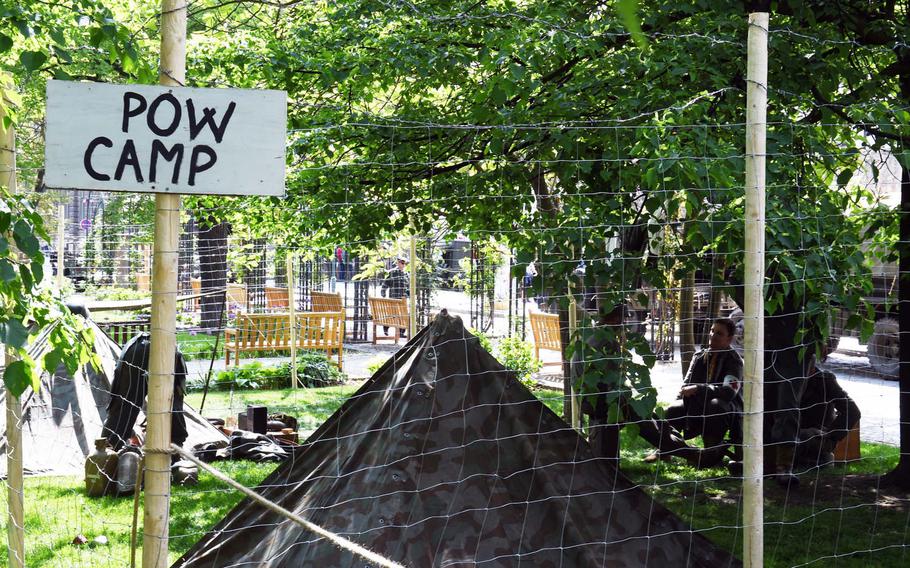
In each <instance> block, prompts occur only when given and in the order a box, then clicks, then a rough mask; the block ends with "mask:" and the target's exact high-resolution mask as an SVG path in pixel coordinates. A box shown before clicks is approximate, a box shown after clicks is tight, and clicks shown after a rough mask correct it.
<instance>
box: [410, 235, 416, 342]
mask: <svg viewBox="0 0 910 568" xmlns="http://www.w3.org/2000/svg"><path fill="white" fill-rule="evenodd" d="M410 249H411V250H410V257H411V259H410V260H411V274H410V276H411V280H410V297H409V298H408V304H409V305H408V312H409V314H410V321H409V322H408V323H409V325H410V329H409V330H408V333H410V336H409V338H408V339H410V338H411V337H414V334H415V333H417V237H415V236H414V235H411V247H410Z"/></svg>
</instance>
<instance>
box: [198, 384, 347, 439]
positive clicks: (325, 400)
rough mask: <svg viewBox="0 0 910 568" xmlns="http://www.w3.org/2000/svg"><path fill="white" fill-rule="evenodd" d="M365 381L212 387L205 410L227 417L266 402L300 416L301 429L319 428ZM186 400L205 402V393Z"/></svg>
mask: <svg viewBox="0 0 910 568" xmlns="http://www.w3.org/2000/svg"><path fill="white" fill-rule="evenodd" d="M361 384H362V383H360V382H358V383H351V384H346V385H340V386H334V387H323V388H311V389H303V388H301V389H282V390H270V391H260V390H249V391H248V390H243V391H233V392H223V391H215V392H212V391H210V392H209V393H208V394H207V395H206V397H205V406H203V407H202V413H203V415H205V416H211V417H218V418H227V417H229V416H237V414H238V413H240V412H243V411H244V410H246V407H247V406H248V405H251V404H253V405H264V406H267V407H268V409H269V413H274V412H282V413H286V414H290V415H292V416H295V417H297V419H298V421H299V428H300V430H315V429H316V428H317V427H318V426H319V425H320V424H322V423H323V422H325V421H326V419H327V418H328V417H329V416H331V415H332V413H333V412H335V410H337V409H338V407H339V406H341V403H342V402H344V401H345V400H346V399H347V398H348V397H349V396H351V395H352V394H354V391H356V390H357V389H358V388H360V385H361ZM186 401H187V403H189V405H190V406H192V407H193V408H200V406H201V405H202V393H201V392H191V393H188V394H187V396H186Z"/></svg>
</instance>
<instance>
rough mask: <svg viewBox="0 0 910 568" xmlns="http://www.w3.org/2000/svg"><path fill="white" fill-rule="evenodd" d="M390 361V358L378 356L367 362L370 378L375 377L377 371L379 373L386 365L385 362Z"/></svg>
mask: <svg viewBox="0 0 910 568" xmlns="http://www.w3.org/2000/svg"><path fill="white" fill-rule="evenodd" d="M388 360H389V357H388V356H386V355H377V356H375V357H373V358H372V359H370V360H369V361H368V362H367V371H369V373H370V376H371V377H372V376H373V375H375V374H376V371H378V370H379V368H380V367H382V366H383V365H385V362H386V361H388Z"/></svg>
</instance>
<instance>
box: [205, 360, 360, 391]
mask: <svg viewBox="0 0 910 568" xmlns="http://www.w3.org/2000/svg"><path fill="white" fill-rule="evenodd" d="M345 378H346V377H345V374H344V373H343V372H341V371H340V370H339V369H338V367H336V366H335V365H333V364H332V363H331V362H330V361H329V360H328V359H326V357H325V355H324V354H323V353H319V352H313V351H303V352H301V353H298V354H297V380H298V381H299V383H300V384H301V385H302V386H304V387H324V386H329V385H337V384H341V383H343V382H344V380H345ZM194 386H195V385H194ZM290 386H291V364H290V363H289V362H288V363H281V364H279V365H273V366H269V367H266V366H264V365H263V364H262V363H260V362H258V361H253V362H251V363H247V364H245V365H242V366H240V367H232V368H230V369H226V370H224V371H219V372H218V373H217V374H216V375H215V388H216V389H218V390H231V389H285V388H290Z"/></svg>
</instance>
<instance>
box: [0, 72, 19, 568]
mask: <svg viewBox="0 0 910 568" xmlns="http://www.w3.org/2000/svg"><path fill="white" fill-rule="evenodd" d="M0 79H2V84H0V88H2V89H11V88H12V87H13V85H12V81H11V80H10V79H9V78H8V77H7V76H2V77H0ZM4 102H5V103H6V104H12V103H11V102H10V101H9V100H7V101H4ZM5 116H6V112H5V111H4V109H3V108H0V144H2V147H0V185H2V186H4V187H6V188H7V189H8V190H9V192H10V193H16V131H15V128H14V127H13V126H10V128H9V129H5V128H3V119H4V118H5ZM4 351H5V354H6V357H5V359H6V361H5V364H6V365H10V364H12V363H13V362H14V361H16V360H17V359H18V357H17V356H16V354H15V352H14V351H13V350H12V349H4ZM5 390H6V472H7V480H6V484H7V486H8V489H7V494H6V499H7V507H8V511H9V513H8V520H7V544H8V546H9V566H10V568H20V567H22V566H25V514H24V507H23V503H24V494H23V489H22V481H23V480H22V402H21V401H20V400H19V397H18V396H15V395H13V393H12V392H11V391H10V390H9V389H5Z"/></svg>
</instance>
